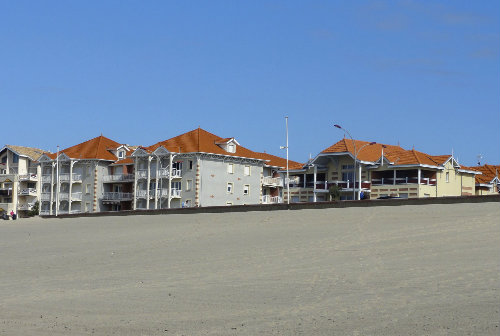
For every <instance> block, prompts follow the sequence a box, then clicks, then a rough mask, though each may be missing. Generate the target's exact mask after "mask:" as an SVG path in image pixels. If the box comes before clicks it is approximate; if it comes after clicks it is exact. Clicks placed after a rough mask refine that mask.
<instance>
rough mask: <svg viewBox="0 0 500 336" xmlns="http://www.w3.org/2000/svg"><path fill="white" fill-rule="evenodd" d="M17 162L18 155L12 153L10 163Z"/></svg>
mask: <svg viewBox="0 0 500 336" xmlns="http://www.w3.org/2000/svg"><path fill="white" fill-rule="evenodd" d="M18 162H19V155H17V154H14V153H12V163H18Z"/></svg>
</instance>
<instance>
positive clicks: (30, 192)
mask: <svg viewBox="0 0 500 336" xmlns="http://www.w3.org/2000/svg"><path fill="white" fill-rule="evenodd" d="M26 195H36V188H25V189H21V190H19V196H26Z"/></svg>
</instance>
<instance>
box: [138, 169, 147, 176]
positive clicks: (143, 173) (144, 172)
mask: <svg viewBox="0 0 500 336" xmlns="http://www.w3.org/2000/svg"><path fill="white" fill-rule="evenodd" d="M135 174H136V175H137V178H148V171H147V170H146V169H139V170H137V171H136V172H135Z"/></svg>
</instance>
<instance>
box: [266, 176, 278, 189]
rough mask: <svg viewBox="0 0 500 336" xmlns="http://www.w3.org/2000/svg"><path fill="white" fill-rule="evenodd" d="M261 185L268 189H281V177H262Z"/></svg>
mask: <svg viewBox="0 0 500 336" xmlns="http://www.w3.org/2000/svg"><path fill="white" fill-rule="evenodd" d="M262 185H264V186H268V187H283V179H282V178H281V177H271V176H264V177H263V179H262Z"/></svg>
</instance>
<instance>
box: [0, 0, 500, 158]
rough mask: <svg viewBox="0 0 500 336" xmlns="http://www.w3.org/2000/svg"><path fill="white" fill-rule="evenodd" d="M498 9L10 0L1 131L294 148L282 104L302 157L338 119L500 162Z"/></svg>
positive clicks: (429, 148) (373, 132) (363, 130)
mask: <svg viewBox="0 0 500 336" xmlns="http://www.w3.org/2000/svg"><path fill="white" fill-rule="evenodd" d="M499 13H500V2H499V1H496V0H491V1H469V0H467V1H457V0H453V1H290V0H287V1H229V0H227V1H123V0H120V1H22V0H16V1H3V0H0V115H1V116H2V118H1V119H2V124H3V125H2V126H3V127H2V131H1V133H0V143H1V144H6V143H7V144H16V145H25V146H33V147H40V148H43V149H46V150H52V151H54V150H55V149H56V146H57V145H60V146H61V147H63V148H64V147H68V146H71V145H74V144H77V143H80V142H82V141H85V140H87V139H90V138H93V137H95V136H98V135H100V134H101V133H102V134H103V135H105V136H107V137H109V138H112V139H114V140H116V141H118V142H121V143H129V144H132V145H143V146H148V145H151V144H153V143H156V142H158V141H161V140H165V139H168V138H170V137H173V136H175V135H178V134H181V133H184V132H186V131H190V130H192V129H195V128H197V127H198V126H201V127H202V128H204V129H206V130H208V131H210V132H212V133H214V134H217V135H219V136H222V137H235V138H236V139H237V140H238V141H239V142H240V143H241V144H242V145H243V146H245V147H248V148H250V149H252V150H256V151H267V152H268V153H272V154H275V155H281V156H284V155H285V153H284V152H283V151H282V150H280V149H279V146H280V145H284V143H285V119H284V117H285V116H286V115H287V116H289V135H290V158H291V159H293V160H296V161H301V162H305V161H306V160H307V159H308V158H309V155H312V156H314V155H316V154H317V153H318V152H320V151H321V150H323V149H324V148H326V147H328V146H330V145H331V144H333V143H335V142H336V141H338V140H339V139H341V138H342V137H343V133H342V132H341V131H340V130H338V129H336V128H333V127H332V125H333V124H341V125H342V126H344V127H345V128H346V129H348V130H349V131H350V133H351V134H352V136H353V137H354V138H356V139H360V140H369V141H377V142H380V143H387V144H398V143H399V144H400V145H401V146H402V147H404V148H407V149H411V148H412V147H413V146H415V149H417V150H421V151H424V152H427V153H430V154H436V155H437V154H449V153H451V152H452V150H453V151H454V153H455V155H456V157H458V160H459V161H460V162H461V163H462V164H464V165H473V164H475V163H476V162H477V155H478V154H482V156H483V159H482V160H481V162H482V163H490V164H500V150H499V145H500V136H499V126H500V62H499V61H500V56H499V47H500V19H499ZM7 116H8V117H7ZM7 120H8V121H7ZM6 121H7V124H5V122H6Z"/></svg>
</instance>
